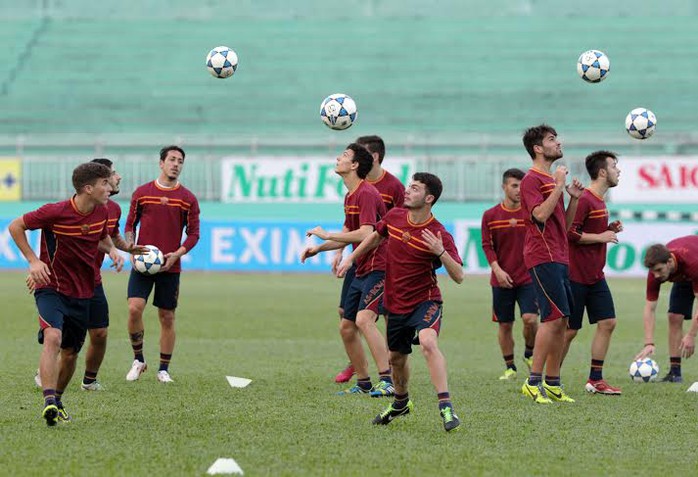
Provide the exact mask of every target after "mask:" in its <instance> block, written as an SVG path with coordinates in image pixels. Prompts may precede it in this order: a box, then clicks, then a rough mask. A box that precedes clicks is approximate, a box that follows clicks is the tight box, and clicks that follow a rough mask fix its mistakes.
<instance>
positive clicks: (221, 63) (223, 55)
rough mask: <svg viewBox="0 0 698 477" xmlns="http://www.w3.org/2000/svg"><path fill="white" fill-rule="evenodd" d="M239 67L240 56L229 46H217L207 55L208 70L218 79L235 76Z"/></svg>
mask: <svg viewBox="0 0 698 477" xmlns="http://www.w3.org/2000/svg"><path fill="white" fill-rule="evenodd" d="M237 67H238V55H237V54H236V53H235V52H234V51H233V50H231V49H230V48H228V47H227V46H217V47H215V48H214V49H213V50H211V51H209V52H208V55H206V68H208V72H209V73H211V75H213V76H215V77H216V78H221V79H222V78H228V77H229V76H233V73H235V70H237Z"/></svg>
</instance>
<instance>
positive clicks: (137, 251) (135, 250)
mask: <svg viewBox="0 0 698 477" xmlns="http://www.w3.org/2000/svg"><path fill="white" fill-rule="evenodd" d="M126 248H127V252H128V253H130V254H131V255H145V254H146V253H148V252H149V251H150V249H149V248H148V247H146V246H145V245H136V244H135V243H130V244H129V245H128V247H126Z"/></svg>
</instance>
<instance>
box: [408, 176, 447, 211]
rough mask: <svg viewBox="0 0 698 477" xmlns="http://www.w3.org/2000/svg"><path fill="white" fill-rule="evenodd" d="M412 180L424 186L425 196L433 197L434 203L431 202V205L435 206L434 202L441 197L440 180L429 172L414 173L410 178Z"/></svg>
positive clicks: (442, 188) (442, 187) (441, 186)
mask: <svg viewBox="0 0 698 477" xmlns="http://www.w3.org/2000/svg"><path fill="white" fill-rule="evenodd" d="M412 180H413V181H417V182H421V183H422V184H424V187H425V188H426V190H427V194H429V195H433V196H434V202H432V203H431V205H434V204H436V201H437V200H439V197H441V192H442V191H443V190H444V186H443V185H442V184H441V179H439V178H438V177H437V176H435V175H434V174H431V173H429V172H416V173H415V174H414V175H413V176H412Z"/></svg>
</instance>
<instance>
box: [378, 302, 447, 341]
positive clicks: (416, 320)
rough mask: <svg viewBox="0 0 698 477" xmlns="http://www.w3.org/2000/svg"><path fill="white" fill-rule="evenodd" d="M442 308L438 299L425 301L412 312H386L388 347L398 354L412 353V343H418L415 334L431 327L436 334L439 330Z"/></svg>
mask: <svg viewBox="0 0 698 477" xmlns="http://www.w3.org/2000/svg"><path fill="white" fill-rule="evenodd" d="M442 315H443V309H442V306H441V303H440V302H438V301H425V302H423V303H421V304H420V305H419V306H418V307H417V308H415V310H414V311H413V312H412V313H407V314H404V315H397V314H393V313H389V314H388V326H387V328H388V331H387V335H388V349H389V350H390V351H395V352H398V353H400V354H410V353H412V345H413V344H419V341H418V340H417V339H415V334H419V332H420V331H421V330H424V329H426V328H431V329H433V330H434V331H436V334H437V335H438V334H439V332H440V331H441V318H442Z"/></svg>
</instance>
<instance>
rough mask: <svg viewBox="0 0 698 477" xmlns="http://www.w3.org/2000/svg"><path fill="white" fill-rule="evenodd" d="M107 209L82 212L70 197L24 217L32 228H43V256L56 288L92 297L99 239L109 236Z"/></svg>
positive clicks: (25, 221)
mask: <svg viewBox="0 0 698 477" xmlns="http://www.w3.org/2000/svg"><path fill="white" fill-rule="evenodd" d="M108 214H109V212H108V211H107V208H106V207H104V206H101V205H98V206H96V207H95V208H94V210H92V212H90V213H89V214H82V213H80V211H78V208H77V206H76V205H75V197H74V196H73V198H71V199H70V200H64V201H62V202H56V203H53V204H46V205H44V206H42V207H40V208H38V209H36V210H34V211H32V212H28V213H26V214H24V215H23V216H22V220H24V225H25V226H26V227H27V228H28V229H29V230H36V229H41V251H40V252H39V259H40V260H41V261H42V262H44V263H45V264H46V265H48V267H49V269H50V270H51V275H50V279H51V281H50V282H49V283H48V284H46V285H37V287H36V288H52V289H54V290H56V291H57V292H58V293H61V294H62V295H65V296H67V297H70V298H92V296H93V295H94V291H95V261H96V260H97V254H98V253H99V250H98V246H99V241H100V240H102V239H103V238H105V237H106V236H107V219H108Z"/></svg>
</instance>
